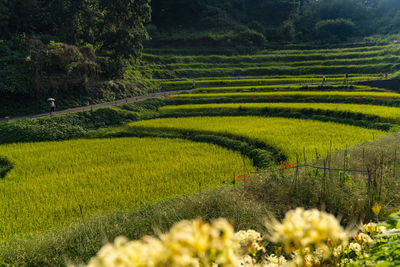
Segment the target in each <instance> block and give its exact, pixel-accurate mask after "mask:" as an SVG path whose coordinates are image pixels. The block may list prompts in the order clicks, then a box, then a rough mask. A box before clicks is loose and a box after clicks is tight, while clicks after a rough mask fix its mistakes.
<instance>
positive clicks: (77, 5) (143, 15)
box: [0, 0, 151, 60]
mask: <svg viewBox="0 0 400 267" xmlns="http://www.w3.org/2000/svg"><path fill="white" fill-rule="evenodd" d="M150 15H151V8H150V0H113V1H108V0H0V29H1V32H0V39H10V38H12V37H13V36H15V35H19V34H23V35H26V36H29V37H40V38H41V39H48V40H55V41H62V42H66V43H69V44H73V45H83V44H87V43H90V44H92V45H93V46H94V47H95V48H96V49H97V50H98V51H99V52H100V53H101V54H103V55H108V56H110V57H111V58H112V59H113V60H120V59H121V58H129V57H130V56H131V55H132V56H134V57H136V58H137V57H140V53H141V49H142V46H141V43H142V42H143V40H145V39H147V38H148V36H147V32H146V29H145V26H144V25H145V24H146V23H147V22H149V21H150Z"/></svg>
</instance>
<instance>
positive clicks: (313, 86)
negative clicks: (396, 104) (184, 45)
mask: <svg viewBox="0 0 400 267" xmlns="http://www.w3.org/2000/svg"><path fill="white" fill-rule="evenodd" d="M298 90H305V91H306V90H347V91H360V92H364V91H370V90H374V91H383V90H382V89H378V88H371V87H369V86H363V85H350V86H344V85H337V84H332V85H321V84H310V85H305V84H304V85H303V84H298V85H262V86H260V85H255V86H219V87H203V88H202V87H200V88H197V89H193V90H191V92H192V93H231V92H263V91H266V92H267V91H272V92H275V91H277V92H279V91H298Z"/></svg>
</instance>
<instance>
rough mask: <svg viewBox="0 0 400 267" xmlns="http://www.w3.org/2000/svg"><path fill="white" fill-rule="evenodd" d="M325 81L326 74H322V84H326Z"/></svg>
mask: <svg viewBox="0 0 400 267" xmlns="http://www.w3.org/2000/svg"><path fill="white" fill-rule="evenodd" d="M325 82H326V76H325V75H324V76H322V84H325Z"/></svg>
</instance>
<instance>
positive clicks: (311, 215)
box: [267, 208, 349, 266]
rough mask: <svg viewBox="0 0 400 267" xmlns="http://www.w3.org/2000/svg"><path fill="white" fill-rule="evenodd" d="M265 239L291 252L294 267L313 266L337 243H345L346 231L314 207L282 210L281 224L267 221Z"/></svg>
mask: <svg viewBox="0 0 400 267" xmlns="http://www.w3.org/2000/svg"><path fill="white" fill-rule="evenodd" d="M267 229H268V230H269V233H270V236H269V239H270V240H271V241H272V242H274V243H281V244H282V245H283V248H284V250H285V252H286V253H288V254H289V253H295V256H296V257H295V262H296V265H298V266H317V265H319V264H320V259H321V260H323V259H327V258H328V257H329V256H330V255H331V254H332V253H333V251H334V250H335V249H337V247H338V246H340V245H341V246H347V242H348V239H349V233H347V232H346V231H345V230H344V229H343V228H342V227H341V226H340V224H339V221H338V220H337V219H336V218H335V217H334V216H333V215H330V214H328V213H325V212H320V211H318V210H315V209H314V210H304V209H303V208H297V209H296V210H292V211H289V212H288V213H286V216H285V218H284V219H283V221H282V223H279V222H277V221H276V220H272V221H270V222H269V223H268V224H267Z"/></svg>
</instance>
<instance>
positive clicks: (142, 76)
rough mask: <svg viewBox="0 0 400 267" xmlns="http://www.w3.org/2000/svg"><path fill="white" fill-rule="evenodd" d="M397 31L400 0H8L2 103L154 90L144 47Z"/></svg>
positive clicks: (331, 40)
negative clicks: (142, 57)
mask: <svg viewBox="0 0 400 267" xmlns="http://www.w3.org/2000/svg"><path fill="white" fill-rule="evenodd" d="M399 33H400V1H398V0H173V1H172V0H170V1H166V0H113V1H109V0H0V77H1V79H0V95H1V97H2V98H1V99H3V100H1V99H0V104H2V105H3V106H6V104H8V103H15V102H18V101H20V100H21V99H24V101H23V102H24V103H27V102H29V101H31V102H33V103H36V99H44V98H45V97H46V96H49V95H52V96H55V97H59V98H63V99H71V98H75V100H76V101H77V102H71V101H70V102H68V103H65V105H64V104H63V105H64V106H65V107H67V106H68V107H69V106H76V105H82V104H88V103H94V102H99V101H104V100H113V99H116V98H124V97H128V96H133V95H138V94H142V93H143V92H145V91H146V90H152V86H153V87H154V85H151V84H149V83H148V78H149V77H150V78H151V70H148V68H147V67H143V66H140V64H141V63H140V59H141V56H142V51H143V49H144V48H145V47H150V48H168V47H172V48H187V47H188V48H196V47H211V48H215V47H219V48H230V49H233V51H242V52H243V51H245V52H248V51H250V52H251V51H255V50H258V49H264V48H268V47H272V45H273V44H278V47H279V44H281V43H285V44H288V43H289V44H293V43H295V44H307V45H310V44H311V45H325V44H335V43H343V42H349V43H357V42H359V41H365V40H366V39H365V38H366V37H368V36H375V37H372V40H373V41H376V40H379V41H381V40H383V39H384V38H386V37H385V36H396V34H399ZM376 36H378V37H376ZM233 53H235V52H233ZM146 68H147V69H146ZM143 69H144V70H146V71H143ZM149 88H150V89H149ZM82 96H85V97H86V98H85V100H84V101H83V102H82V99H83V97H82ZM4 99H5V100H4ZM75 100H74V101H75ZM3 102H4V103H3ZM40 105H41V106H43V103H42V104H40ZM24 108H25V104H24V105H22V109H24ZM38 110H39V107H38Z"/></svg>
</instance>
